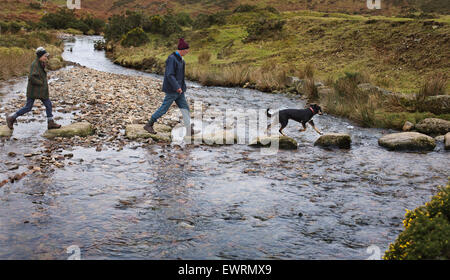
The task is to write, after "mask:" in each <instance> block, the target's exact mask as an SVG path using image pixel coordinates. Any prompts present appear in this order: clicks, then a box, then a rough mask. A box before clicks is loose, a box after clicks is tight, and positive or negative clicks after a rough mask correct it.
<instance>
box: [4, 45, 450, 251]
mask: <svg viewBox="0 0 450 280" xmlns="http://www.w3.org/2000/svg"><path fill="white" fill-rule="evenodd" d="M98 39H101V37H96V36H77V37H76V40H75V41H74V42H66V44H65V52H64V53H63V58H64V59H65V60H67V61H73V62H76V63H79V64H81V65H84V66H86V67H89V68H93V69H96V70H100V71H105V72H111V73H118V74H125V75H142V76H147V77H150V78H154V79H160V80H161V79H162V77H161V76H158V75H154V74H148V73H144V72H140V71H136V70H132V69H126V68H124V67H121V66H118V65H115V64H114V63H112V62H111V61H110V60H109V59H107V58H106V57H105V53H104V52H103V51H95V50H94V48H93V42H94V40H98ZM70 48H72V51H69V49H70ZM187 67H189V65H187ZM25 88H26V79H25V78H21V79H17V80H14V81H13V82H11V83H9V84H7V85H4V86H3V87H2V88H1V90H0V92H2V94H0V106H3V105H4V104H3V103H4V100H7V99H8V98H11V97H12V96H16V95H18V94H20V93H22V94H23V92H24V91H25ZM50 97H51V93H50ZM187 98H188V99H192V100H195V101H201V102H203V103H208V104H210V106H209V107H208V110H209V114H210V115H214V112H224V111H225V110H226V109H243V110H248V109H261V108H263V109H266V108H271V109H272V110H276V109H282V108H304V106H305V102H304V101H303V100H302V99H300V98H299V97H297V96H294V95H288V94H268V93H262V92H259V91H256V90H251V89H241V88H224V87H203V86H201V85H199V84H197V83H194V82H189V83H188V90H187ZM161 102H162V100H161ZM171 110H173V108H172V109H171ZM325 113H326V112H325ZM206 114H207V115H208V112H206ZM42 116H44V115H42ZM55 116H56V117H57V116H59V117H60V121H59V122H60V123H62V124H63V125H66V124H69V123H70V121H71V115H70V114H64V113H59V112H56V113H55ZM3 117H4V116H3V115H2V118H3ZM32 118H33V119H32ZM34 118H35V120H34ZM23 119H27V120H29V122H26V123H21V124H20V125H19V126H17V128H16V129H15V130H14V135H13V138H11V139H10V140H2V141H1V142H0V162H1V163H0V170H1V173H2V174H1V175H0V176H1V177H0V181H1V180H3V179H5V178H7V177H8V174H9V173H10V172H11V171H10V170H9V166H10V165H7V164H6V163H8V162H9V163H8V164H18V165H19V169H18V170H19V171H20V170H22V169H23V170H25V169H26V167H25V166H22V164H23V165H25V164H26V163H25V159H23V158H22V157H21V156H20V155H21V154H23V153H29V152H32V151H34V150H36V149H38V148H39V147H40V146H41V145H42V144H41V143H42V141H43V138H42V134H43V133H44V132H45V129H46V126H45V122H44V121H45V118H43V117H36V116H33V114H32V113H29V114H28V115H27V116H24V117H23ZM314 122H315V124H316V126H317V127H318V128H319V129H320V130H322V131H323V132H340V133H349V134H351V136H352V147H351V149H348V150H338V149H334V150H329V149H323V148H320V147H316V146H314V141H315V140H316V139H317V138H318V137H319V135H318V134H317V133H316V132H315V131H314V130H313V129H312V128H310V127H309V128H308V130H307V131H305V132H302V133H301V132H299V129H300V127H301V125H300V124H298V123H295V122H290V123H289V125H288V127H287V128H286V129H285V130H284V132H285V133H286V134H287V135H289V136H291V137H293V138H294V139H296V140H297V141H298V143H299V147H298V150H296V151H287V150H280V151H278V153H276V154H274V155H264V154H263V153H260V151H259V149H257V148H253V147H249V146H247V145H226V146H206V145H190V146H186V147H182V148H180V147H177V146H170V145H169V146H167V147H166V146H160V145H154V146H152V147H151V148H147V149H144V148H141V147H138V148H136V147H132V146H130V145H129V146H126V147H124V149H123V150H121V151H116V150H113V149H104V150H102V151H101V152H97V151H95V148H83V147H73V149H71V150H70V151H67V152H70V153H72V154H73V158H71V161H73V162H74V164H71V165H69V164H68V165H66V166H65V167H64V168H60V169H56V170H55V171H54V172H49V173H42V174H34V175H30V176H27V177H25V178H24V179H22V180H20V181H18V182H16V183H13V184H11V183H8V184H6V185H5V186H3V187H2V188H0V259H67V258H68V257H70V256H71V254H72V253H71V252H72V251H71V249H70V248H69V247H70V246H75V247H76V248H79V249H80V254H81V258H82V259H366V258H368V257H370V254H369V253H368V252H367V248H368V247H369V246H372V245H375V246H378V247H379V248H380V250H381V255H383V253H384V251H385V250H387V248H388V246H389V243H391V242H393V241H394V240H395V239H396V237H397V235H398V234H399V233H400V232H401V231H402V219H403V216H404V214H405V209H414V208H416V207H418V206H420V205H422V204H424V203H425V202H427V201H429V200H430V198H431V196H432V195H433V194H435V193H436V192H437V186H438V185H445V184H446V183H447V180H448V176H449V162H450V161H449V154H448V153H446V152H445V151H444V148H443V143H438V146H437V148H436V149H435V150H434V151H433V152H429V153H407V152H391V151H387V150H385V149H383V148H381V147H379V146H378V142H377V141H378V139H379V138H380V137H381V136H382V135H383V134H384V133H387V132H390V131H388V130H382V129H368V128H361V127H358V126H357V125H355V124H354V123H351V122H349V121H348V120H345V119H342V118H338V117H334V116H331V115H327V114H324V115H323V116H316V117H315V118H314ZM11 151H13V152H15V153H16V154H17V155H18V156H16V157H15V158H13V159H10V158H8V156H7V154H8V152H11ZM68 248H69V250H68Z"/></svg>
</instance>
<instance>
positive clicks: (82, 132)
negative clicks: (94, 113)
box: [44, 122, 95, 139]
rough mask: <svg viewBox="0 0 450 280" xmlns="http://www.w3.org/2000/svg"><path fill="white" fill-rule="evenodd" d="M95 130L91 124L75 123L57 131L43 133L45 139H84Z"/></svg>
mask: <svg viewBox="0 0 450 280" xmlns="http://www.w3.org/2000/svg"><path fill="white" fill-rule="evenodd" d="M94 132H95V129H94V127H93V126H92V124H90V123H88V122H77V123H73V124H70V125H66V126H62V127H61V128H58V129H51V130H47V131H46V132H45V133H44V137H45V138H50V139H51V138H55V137H67V138H70V137H74V136H80V137H86V136H89V135H92V134H94Z"/></svg>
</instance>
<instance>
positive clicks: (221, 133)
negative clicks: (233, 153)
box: [185, 129, 238, 145]
mask: <svg viewBox="0 0 450 280" xmlns="http://www.w3.org/2000/svg"><path fill="white" fill-rule="evenodd" d="M185 140H186V141H187V142H189V141H192V142H191V143H194V144H195V143H203V144H206V145H232V144H235V143H237V142H238V138H237V135H236V133H235V132H234V130H221V129H220V130H216V131H213V132H205V133H198V134H195V135H193V136H192V137H190V138H189V136H186V137H185Z"/></svg>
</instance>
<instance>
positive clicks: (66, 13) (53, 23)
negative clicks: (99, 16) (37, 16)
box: [40, 8, 78, 29]
mask: <svg viewBox="0 0 450 280" xmlns="http://www.w3.org/2000/svg"><path fill="white" fill-rule="evenodd" d="M40 21H41V22H43V23H45V24H46V25H47V26H48V27H50V28H54V29H66V28H68V27H69V23H73V22H76V21H78V20H77V18H76V17H75V13H74V11H73V10H70V9H67V8H60V9H59V10H58V11H57V12H56V13H47V14H45V15H44V16H42V18H41V20H40Z"/></svg>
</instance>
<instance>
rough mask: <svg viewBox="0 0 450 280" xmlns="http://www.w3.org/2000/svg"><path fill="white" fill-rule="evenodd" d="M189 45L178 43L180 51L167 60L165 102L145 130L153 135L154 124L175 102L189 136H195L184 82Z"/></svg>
mask: <svg viewBox="0 0 450 280" xmlns="http://www.w3.org/2000/svg"><path fill="white" fill-rule="evenodd" d="M188 52H189V45H188V44H187V43H186V42H185V41H184V39H183V38H181V39H180V41H179V42H178V50H177V51H175V52H174V53H172V54H171V55H169V57H168V58H167V60H166V70H165V74H164V81H163V86H162V91H163V92H165V93H166V96H165V98H164V101H163V103H162V105H161V107H159V109H158V110H157V111H156V112H155V113H154V114H153V115H152V117H151V118H150V120H149V121H148V123H147V124H146V125H145V126H144V129H145V130H146V131H148V132H149V133H151V134H155V133H156V132H155V130H154V129H153V124H154V123H155V122H156V121H157V120H158V119H159V118H160V117H161V116H162V115H164V114H165V113H166V112H167V110H169V108H170V105H172V103H173V102H174V101H175V103H176V104H177V106H178V108H180V110H181V113H182V115H183V122H184V125H185V127H186V129H187V132H186V133H187V134H189V133H190V134H191V135H193V134H194V130H193V125H191V118H190V115H189V105H188V103H187V101H186V96H185V92H186V82H185V80H184V75H185V68H186V63H185V61H184V60H183V56H185V55H186V54H188Z"/></svg>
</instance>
